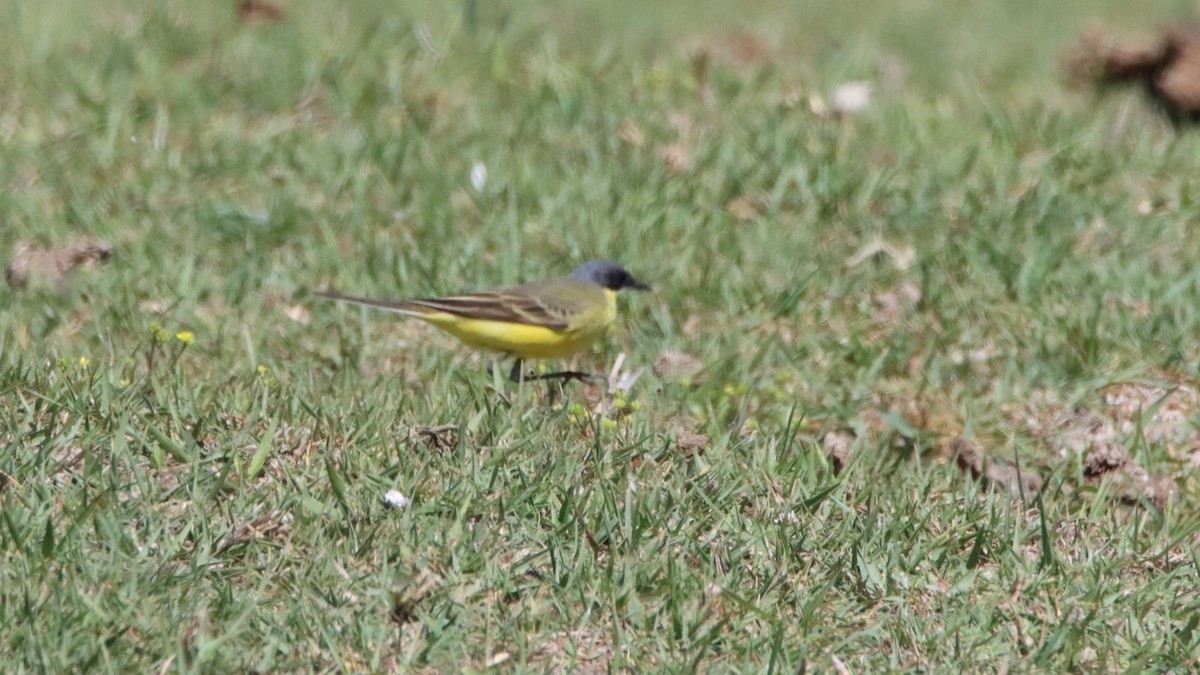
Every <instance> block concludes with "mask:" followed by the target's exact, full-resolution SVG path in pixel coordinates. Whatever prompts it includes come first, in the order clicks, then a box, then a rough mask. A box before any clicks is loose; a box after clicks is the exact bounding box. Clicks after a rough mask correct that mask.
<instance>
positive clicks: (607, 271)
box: [571, 260, 650, 291]
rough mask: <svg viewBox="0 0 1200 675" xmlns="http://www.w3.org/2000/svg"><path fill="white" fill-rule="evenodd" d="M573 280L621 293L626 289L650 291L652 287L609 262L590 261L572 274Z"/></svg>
mask: <svg viewBox="0 0 1200 675" xmlns="http://www.w3.org/2000/svg"><path fill="white" fill-rule="evenodd" d="M571 278H572V279H575V280H576V281H587V282H589V283H593V284H596V285H597V286H600V287H601V288H607V289H608V290H610V291H621V290H624V289H626V288H630V289H633V290H635V291H648V290H650V286H649V285H647V284H644V283H642V282H640V281H638V280H637V279H634V278H633V275H632V274H630V273H629V272H627V271H625V268H624V267H621V266H620V265H618V264H616V263H615V262H609V261H607V260H589V261H588V262H585V263H583V264H582V265H580V266H579V267H576V268H575V271H574V272H571Z"/></svg>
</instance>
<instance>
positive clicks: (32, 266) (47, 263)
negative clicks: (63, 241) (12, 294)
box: [4, 239, 113, 292]
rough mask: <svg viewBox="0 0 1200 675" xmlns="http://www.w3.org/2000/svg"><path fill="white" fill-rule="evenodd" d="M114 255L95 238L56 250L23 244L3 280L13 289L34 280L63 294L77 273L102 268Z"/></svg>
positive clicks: (105, 244)
mask: <svg viewBox="0 0 1200 675" xmlns="http://www.w3.org/2000/svg"><path fill="white" fill-rule="evenodd" d="M112 252H113V247H112V244H109V243H107V242H103V241H98V240H94V239H84V240H81V241H77V242H75V243H73V244H68V245H66V246H63V247H60V248H55V249H43V248H38V247H36V246H34V245H33V244H32V243H30V242H27V241H23V242H20V243H18V244H17V245H16V246H15V247H14V248H13V259H12V263H11V264H9V266H8V269H6V270H4V279H5V281H7V282H8V285H9V286H10V287H12V288H13V289H23V288H25V287H26V286H27V285H28V284H29V282H30V281H34V282H35V283H37V282H41V283H48V284H50V285H52V286H53V287H54V288H55V289H56V290H58V291H60V292H61V291H63V290H65V289H66V284H67V281H69V280H70V278H71V275H72V274H73V273H74V272H75V270H77V269H78V268H80V267H85V266H86V267H99V266H101V265H103V264H105V263H106V262H108V259H109V258H110V257H112Z"/></svg>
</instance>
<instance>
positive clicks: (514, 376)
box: [508, 359, 525, 384]
mask: <svg viewBox="0 0 1200 675" xmlns="http://www.w3.org/2000/svg"><path fill="white" fill-rule="evenodd" d="M523 365H525V364H523V363H521V359H517V360H516V361H515V362H513V367H512V370H511V371H509V373H508V379H510V380H512V381H513V382H516V383H517V384H521V380H522V379H524V375H525V374H524V373H522V372H521V366H523Z"/></svg>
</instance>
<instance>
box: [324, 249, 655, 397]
mask: <svg viewBox="0 0 1200 675" xmlns="http://www.w3.org/2000/svg"><path fill="white" fill-rule="evenodd" d="M623 290H637V291H648V290H650V286H649V284H646V283H643V282H641V281H638V280H637V279H636V278H634V276H633V275H632V274H630V273H629V272H628V271H626V269H625V268H624V267H621V266H620V265H618V264H617V263H614V262H611V261H608V260H590V261H588V262H585V263H583V264H582V265H580V266H579V267H577V268H575V270H574V271H573V272H571V274H570V276H567V277H562V278H557V279H546V280H543V281H532V282H529V283H524V284H521V285H519V286H513V287H510V288H502V289H498V290H492V291H480V292H475V293H463V294H460V295H447V296H443V297H435V298H420V299H415V300H378V299H374V298H364V297H358V296H353V295H343V294H342V293H338V292H336V291H318V292H315V293H314V295H316V296H317V297H320V298H325V299H327V300H335V301H338V302H347V303H351V304H355V305H363V306H366V307H374V308H377V309H384V310H388V311H391V312H396V313H397V314H403V315H405V316H412V317H416V318H418V319H421V320H422V321H424V322H426V323H429V324H432V325H433V326H436V327H437V328H440V329H442V330H443V331H445V332H447V333H449V334H450V335H452V336H454V337H456V338H458V340H459V341H461V342H462V343H464V344H466V345H468V346H471V347H475V348H478V349H483V350H486V351H492V352H499V353H501V354H504V355H507V356H510V357H512V358H514V359H516V361H515V363H514V364H513V368H512V370H511V371H510V372H509V375H508V378H509V379H510V380H512V381H513V382H521V381H522V380H545V379H552V378H560V379H577V380H585V379H590V378H592V377H593V375H592V374H590V373H582V372H578V371H571V370H568V371H562V372H557V373H547V374H544V375H538V376H528V377H526V376H524V375H523V373H522V367H523V363H524V362H525V361H526V360H530V359H550V358H566V357H569V356H571V355H573V354H575V353H577V352H579V351H581V350H583V349H584V348H586V347H588V346H589V345H591V344H592V343H594V342H595V341H596V340H598V339H600V338H601V337H603V336H604V334H605V333H607V332H608V328H609V326H611V325H612V323H613V322H614V321H615V320H616V318H617V293H618V292H619V291H623ZM488 370H489V371H490V370H491V364H490V363H489V364H488Z"/></svg>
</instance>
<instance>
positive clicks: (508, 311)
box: [408, 287, 570, 330]
mask: <svg viewBox="0 0 1200 675" xmlns="http://www.w3.org/2000/svg"><path fill="white" fill-rule="evenodd" d="M408 304H410V305H417V306H420V307H424V308H427V309H431V310H434V311H437V312H446V313H447V314H454V315H455V316H461V317H464V318H468V319H481V320H484V321H503V322H507V323H519V324H525V325H529V326H543V327H545V328H550V329H553V330H566V329H567V327H568V325H569V323H570V321H569V316H568V315H567V313H566V312H564V311H562V310H561V309H559V308H557V307H548V306H546V305H545V304H543V303H542V302H541V301H539V300H538V299H537V298H535V297H533V296H531V295H529V294H528V293H525V292H523V290H522V288H521V287H517V288H513V289H511V290H504V291H485V292H482V293H468V294H465V295H450V296H446V297H443V298H424V299H421V300H410V301H409V302H408Z"/></svg>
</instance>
